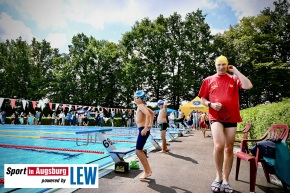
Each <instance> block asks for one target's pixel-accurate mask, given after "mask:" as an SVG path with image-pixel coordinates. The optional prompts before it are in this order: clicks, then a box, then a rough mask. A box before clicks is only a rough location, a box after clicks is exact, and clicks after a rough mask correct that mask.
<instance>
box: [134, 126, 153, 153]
mask: <svg viewBox="0 0 290 193" xmlns="http://www.w3.org/2000/svg"><path fill="white" fill-rule="evenodd" d="M143 129H144V127H139V128H138V130H139V134H138V138H137V142H136V149H137V150H143V148H144V145H145V143H146V140H147V138H148V137H149V135H150V130H149V131H147V133H146V135H145V136H142V135H141V131H142V130H143Z"/></svg>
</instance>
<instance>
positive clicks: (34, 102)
mask: <svg viewBox="0 0 290 193" xmlns="http://www.w3.org/2000/svg"><path fill="white" fill-rule="evenodd" d="M32 107H33V109H35V107H36V101H32Z"/></svg>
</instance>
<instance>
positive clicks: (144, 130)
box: [141, 128, 148, 136]
mask: <svg viewBox="0 0 290 193" xmlns="http://www.w3.org/2000/svg"><path fill="white" fill-rule="evenodd" d="M147 131H148V129H145V128H144V129H142V131H141V135H142V136H145V135H146V134H147Z"/></svg>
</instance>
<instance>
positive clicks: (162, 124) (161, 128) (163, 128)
mask: <svg viewBox="0 0 290 193" xmlns="http://www.w3.org/2000/svg"><path fill="white" fill-rule="evenodd" d="M159 127H160V131H163V130H166V129H167V127H168V123H160V124H159Z"/></svg>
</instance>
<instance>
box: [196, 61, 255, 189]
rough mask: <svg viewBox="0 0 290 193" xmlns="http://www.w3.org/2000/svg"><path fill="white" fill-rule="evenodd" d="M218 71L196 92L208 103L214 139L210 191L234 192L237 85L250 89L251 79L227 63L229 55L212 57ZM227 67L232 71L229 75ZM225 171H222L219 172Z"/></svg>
mask: <svg viewBox="0 0 290 193" xmlns="http://www.w3.org/2000/svg"><path fill="white" fill-rule="evenodd" d="M215 67H216V71H217V73H216V74H214V75H212V76H209V77H207V78H205V79H204V81H203V83H202V86H201V88H200V91H199V94H198V96H199V97H200V98H201V102H202V103H203V104H204V105H206V106H208V107H209V121H210V125H211V131H212V136H213V141H214V150H213V156H214V160H215V165H216V178H215V180H214V181H213V183H212V185H211V191H212V192H220V188H221V187H222V188H224V192H233V189H232V188H231V187H230V185H229V175H230V172H231V169H232V164H233V156H234V155H233V147H234V140H235V134H236V129H237V123H238V122H241V121H242V118H241V116H240V104H239V88H242V89H251V88H252V87H253V85H252V83H251V81H250V80H249V79H248V78H247V77H245V76H244V75H243V74H242V73H241V72H240V71H239V70H238V69H237V68H236V67H234V66H231V65H228V59H227V58H226V57H225V56H220V57H218V58H216V60H215ZM227 71H229V72H231V73H233V74H234V75H230V74H228V73H227ZM222 172H224V173H222Z"/></svg>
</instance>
